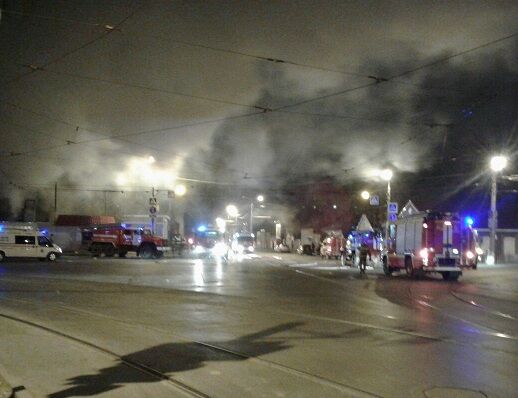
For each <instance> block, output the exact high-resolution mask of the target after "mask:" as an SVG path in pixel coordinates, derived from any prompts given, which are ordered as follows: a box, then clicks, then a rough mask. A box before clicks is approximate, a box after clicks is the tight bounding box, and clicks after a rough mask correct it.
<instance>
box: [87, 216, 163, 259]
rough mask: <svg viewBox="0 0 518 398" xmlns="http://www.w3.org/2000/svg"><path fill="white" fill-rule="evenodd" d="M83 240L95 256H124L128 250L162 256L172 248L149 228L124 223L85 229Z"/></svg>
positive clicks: (146, 256) (156, 256)
mask: <svg viewBox="0 0 518 398" xmlns="http://www.w3.org/2000/svg"><path fill="white" fill-rule="evenodd" d="M83 241H84V242H85V243H87V244H88V250H89V251H91V252H92V253H93V255H94V256H100V255H102V254H104V255H105V256H106V257H113V256H114V255H115V254H118V255H119V257H124V256H126V254H127V253H128V252H130V251H131V252H136V253H137V256H140V257H142V258H146V259H149V258H160V257H162V256H163V255H164V252H166V251H169V250H171V248H170V247H169V246H168V244H167V240H165V239H162V238H160V237H158V236H154V235H153V234H152V233H151V231H150V230H149V229H145V228H136V229H129V228H126V226H125V225H124V224H106V225H95V226H91V227H89V228H85V229H84V230H83Z"/></svg>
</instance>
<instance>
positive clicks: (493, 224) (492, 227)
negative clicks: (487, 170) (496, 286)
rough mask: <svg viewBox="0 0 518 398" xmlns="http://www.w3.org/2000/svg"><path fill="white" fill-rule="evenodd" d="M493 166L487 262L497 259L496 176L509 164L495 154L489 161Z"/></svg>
mask: <svg viewBox="0 0 518 398" xmlns="http://www.w3.org/2000/svg"><path fill="white" fill-rule="evenodd" d="M489 165H490V167H491V171H492V173H491V211H490V213H489V253H488V255H487V259H486V263H487V264H490V265H492V264H494V263H495V261H496V250H495V242H496V228H497V224H498V214H497V210H496V177H497V173H499V172H501V171H502V170H503V169H505V168H506V166H507V158H506V157H505V156H502V155H498V156H493V157H492V158H491V161H490V162H489Z"/></svg>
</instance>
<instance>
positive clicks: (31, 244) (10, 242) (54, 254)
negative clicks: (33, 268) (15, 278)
mask: <svg viewBox="0 0 518 398" xmlns="http://www.w3.org/2000/svg"><path fill="white" fill-rule="evenodd" d="M61 253H62V250H61V248H60V247H59V246H58V245H56V244H54V243H52V241H51V240H50V239H49V238H47V237H46V236H45V235H44V234H43V233H41V232H39V231H38V229H37V228H34V227H22V226H20V227H9V226H5V225H0V261H2V260H3V259H4V258H6V257H33V258H40V259H47V260H49V261H55V260H56V259H57V258H58V257H59V256H60V255H61Z"/></svg>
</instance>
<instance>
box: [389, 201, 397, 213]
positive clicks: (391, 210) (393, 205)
mask: <svg viewBox="0 0 518 398" xmlns="http://www.w3.org/2000/svg"><path fill="white" fill-rule="evenodd" d="M397 211H398V205H397V202H390V203H389V205H388V212H389V213H397Z"/></svg>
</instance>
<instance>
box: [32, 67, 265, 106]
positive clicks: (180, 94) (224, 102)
mask: <svg viewBox="0 0 518 398" xmlns="http://www.w3.org/2000/svg"><path fill="white" fill-rule="evenodd" d="M23 66H25V67H29V68H35V69H36V70H40V71H44V72H48V73H52V74H55V75H61V76H69V77H72V78H75V79H81V80H88V81H94V82H99V83H107V84H111V85H115V86H122V87H130V88H137V89H141V90H146V91H153V92H159V93H165V94H171V95H176V96H180V97H187V98H193V99H198V100H202V101H208V102H215V103H220V104H226V105H235V106H241V107H245V108H252V109H259V110H261V111H265V112H266V111H269V110H270V109H268V108H267V107H264V106H259V105H250V104H243V103H240V102H234V101H228V100H224V99H219V98H211V97H206V96H202V95H194V94H189V93H182V92H179V91H173V90H167V89H163V88H157V87H150V86H145V85H142V84H134V83H128V82H123V81H118V80H112V79H103V78H99V77H92V76H85V75H80V74H77V73H70V72H62V71H56V70H51V69H46V68H40V67H36V66H32V65H23Z"/></svg>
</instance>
